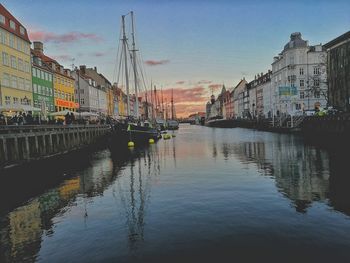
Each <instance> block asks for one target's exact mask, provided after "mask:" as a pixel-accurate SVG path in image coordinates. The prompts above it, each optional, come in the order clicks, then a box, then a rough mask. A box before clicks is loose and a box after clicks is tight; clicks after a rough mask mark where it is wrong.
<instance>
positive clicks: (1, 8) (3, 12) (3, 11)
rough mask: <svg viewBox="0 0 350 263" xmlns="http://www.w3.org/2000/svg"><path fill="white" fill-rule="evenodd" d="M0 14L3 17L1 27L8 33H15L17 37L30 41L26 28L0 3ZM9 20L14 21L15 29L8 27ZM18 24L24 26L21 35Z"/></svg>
mask: <svg viewBox="0 0 350 263" xmlns="http://www.w3.org/2000/svg"><path fill="white" fill-rule="evenodd" d="M0 14H1V15H3V16H4V17H5V24H2V23H0V27H1V28H3V29H5V30H6V31H8V32H10V33H13V34H15V35H16V36H18V37H19V38H21V39H23V40H24V41H27V42H28V43H30V40H29V37H28V33H27V30H26V28H25V27H24V26H23V25H22V24H21V23H20V22H19V21H18V20H17V19H16V18H15V17H14V16H13V15H12V14H11V13H10V12H9V11H8V10H7V9H6V8H5V7H4V6H3V5H2V4H0ZM10 20H12V21H13V22H14V23H15V25H16V29H15V30H14V29H12V28H11V27H10ZM20 26H21V27H23V28H24V34H23V35H22V34H21V32H20Z"/></svg>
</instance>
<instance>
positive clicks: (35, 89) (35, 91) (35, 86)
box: [33, 84, 38, 93]
mask: <svg viewBox="0 0 350 263" xmlns="http://www.w3.org/2000/svg"><path fill="white" fill-rule="evenodd" d="M33 91H34V93H38V85H36V84H33Z"/></svg>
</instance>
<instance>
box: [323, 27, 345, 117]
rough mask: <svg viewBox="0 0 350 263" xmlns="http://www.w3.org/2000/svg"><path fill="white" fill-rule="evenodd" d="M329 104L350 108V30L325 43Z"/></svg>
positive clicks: (343, 108) (342, 108)
mask: <svg viewBox="0 0 350 263" xmlns="http://www.w3.org/2000/svg"><path fill="white" fill-rule="evenodd" d="M324 47H325V48H326V50H327V75H328V99H329V105H330V106H335V107H338V108H340V109H341V110H343V111H349V110H350V31H348V32H346V33H345V34H343V35H341V36H339V37H337V38H335V39H333V40H332V41H330V42H328V43H327V44H325V45H324Z"/></svg>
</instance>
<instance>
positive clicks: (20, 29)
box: [19, 26, 25, 35]
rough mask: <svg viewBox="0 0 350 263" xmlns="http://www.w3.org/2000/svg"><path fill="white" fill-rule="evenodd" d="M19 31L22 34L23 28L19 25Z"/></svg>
mask: <svg viewBox="0 0 350 263" xmlns="http://www.w3.org/2000/svg"><path fill="white" fill-rule="evenodd" d="M19 32H20V33H21V35H24V33H25V29H24V27H23V26H19Z"/></svg>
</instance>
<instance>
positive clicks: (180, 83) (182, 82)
mask: <svg viewBox="0 0 350 263" xmlns="http://www.w3.org/2000/svg"><path fill="white" fill-rule="evenodd" d="M184 83H185V81H183V80H180V81H177V82H176V84H178V85H182V84H184Z"/></svg>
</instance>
